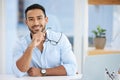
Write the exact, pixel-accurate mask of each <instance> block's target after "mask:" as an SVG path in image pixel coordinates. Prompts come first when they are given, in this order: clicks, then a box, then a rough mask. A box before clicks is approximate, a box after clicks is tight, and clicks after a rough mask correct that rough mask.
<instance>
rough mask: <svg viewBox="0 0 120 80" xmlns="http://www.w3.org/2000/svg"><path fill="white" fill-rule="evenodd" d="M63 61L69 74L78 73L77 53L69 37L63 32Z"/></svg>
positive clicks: (61, 43)
mask: <svg viewBox="0 0 120 80" xmlns="http://www.w3.org/2000/svg"><path fill="white" fill-rule="evenodd" d="M60 45H61V61H62V65H63V66H64V68H65V70H66V72H67V75H68V76H73V75H76V72H77V62H76V58H75V55H74V54H73V51H72V47H71V44H70V42H69V40H68V39H67V37H66V36H65V35H64V34H63V35H62V38H61V41H60Z"/></svg>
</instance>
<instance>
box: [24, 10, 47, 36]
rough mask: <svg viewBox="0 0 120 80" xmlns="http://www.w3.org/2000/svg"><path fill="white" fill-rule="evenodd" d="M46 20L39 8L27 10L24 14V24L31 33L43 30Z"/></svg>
mask: <svg viewBox="0 0 120 80" xmlns="http://www.w3.org/2000/svg"><path fill="white" fill-rule="evenodd" d="M47 22H48V18H47V17H45V15H44V13H43V11H42V10H40V9H33V10H29V11H28V12H27V14H26V24H27V26H28V28H29V30H30V31H31V33H32V34H36V33H37V32H38V31H43V30H44V29H45V26H46V24H47Z"/></svg>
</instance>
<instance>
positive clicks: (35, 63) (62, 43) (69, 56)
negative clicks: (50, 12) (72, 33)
mask: <svg viewBox="0 0 120 80" xmlns="http://www.w3.org/2000/svg"><path fill="white" fill-rule="evenodd" d="M47 38H48V39H49V40H53V41H56V42H57V41H59V42H58V44H57V45H53V44H51V42H50V41H47V40H46V41H45V42H44V44H43V46H44V48H43V51H42V53H41V51H40V50H39V49H38V48H37V47H36V48H34V50H33V52H32V60H31V64H30V66H31V67H36V68H54V67H57V66H60V65H63V66H64V68H65V70H66V72H67V75H68V76H69V75H75V74H76V71H77V63H76V59H75V55H74V54H73V51H72V48H71V44H70V42H69V41H68V39H67V37H66V36H65V35H64V34H62V33H57V32H54V31H51V30H47ZM59 39H60V40H59ZM30 43H31V38H30V35H27V36H25V37H24V38H22V39H21V40H20V41H18V43H17V44H16V47H15V50H14V55H13V60H14V63H13V72H14V74H15V75H16V76H18V77H22V76H24V75H27V72H21V71H20V70H19V69H18V68H17V66H16V61H17V60H18V59H19V58H20V57H21V56H22V55H23V53H24V52H25V50H26V48H27V47H28V45H29V44H30Z"/></svg>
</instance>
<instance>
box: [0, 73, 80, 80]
mask: <svg viewBox="0 0 120 80" xmlns="http://www.w3.org/2000/svg"><path fill="white" fill-rule="evenodd" d="M81 78H82V75H76V76H45V77H29V76H25V77H21V78H17V77H15V76H14V75H4V74H1V75H0V80H81Z"/></svg>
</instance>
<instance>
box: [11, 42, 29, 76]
mask: <svg viewBox="0 0 120 80" xmlns="http://www.w3.org/2000/svg"><path fill="white" fill-rule="evenodd" d="M23 52H24V49H23V48H22V46H21V43H19V42H17V44H16V46H15V48H14V50H13V53H14V54H13V67H12V69H13V74H14V75H15V76H16V77H22V76H24V75H27V72H21V71H20V70H19V69H18V67H17V65H16V62H17V60H18V59H19V58H20V57H21V56H22V54H23Z"/></svg>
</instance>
